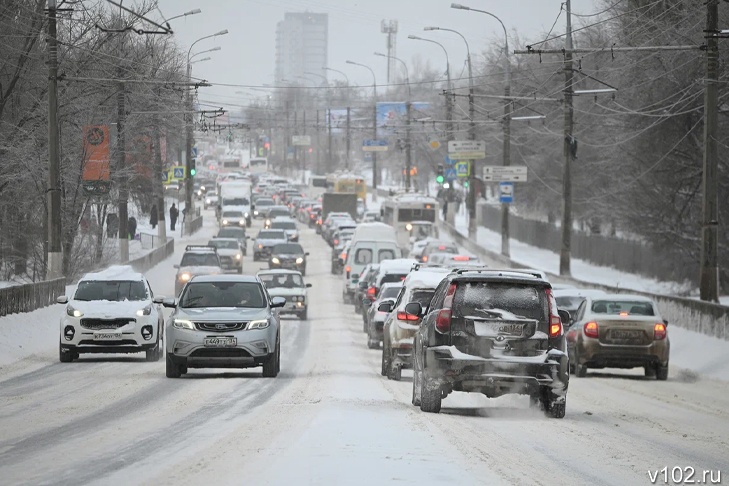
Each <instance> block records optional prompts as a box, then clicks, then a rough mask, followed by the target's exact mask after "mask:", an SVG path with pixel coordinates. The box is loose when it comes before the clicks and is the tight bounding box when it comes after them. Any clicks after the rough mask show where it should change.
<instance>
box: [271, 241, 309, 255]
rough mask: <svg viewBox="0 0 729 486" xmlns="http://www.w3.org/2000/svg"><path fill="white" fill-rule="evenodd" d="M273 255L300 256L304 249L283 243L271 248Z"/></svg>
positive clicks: (293, 244)
mask: <svg viewBox="0 0 729 486" xmlns="http://www.w3.org/2000/svg"><path fill="white" fill-rule="evenodd" d="M273 253H277V254H279V255H281V254H284V255H285V254H297V255H298V254H301V253H304V248H302V246H301V245H299V244H298V243H285V244H281V245H276V246H274V247H273Z"/></svg>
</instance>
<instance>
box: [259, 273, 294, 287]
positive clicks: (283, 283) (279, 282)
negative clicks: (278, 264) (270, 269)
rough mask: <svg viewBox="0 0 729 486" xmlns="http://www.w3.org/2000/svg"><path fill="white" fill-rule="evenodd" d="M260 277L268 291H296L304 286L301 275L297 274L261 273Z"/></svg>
mask: <svg viewBox="0 0 729 486" xmlns="http://www.w3.org/2000/svg"><path fill="white" fill-rule="evenodd" d="M258 277H259V278H260V279H261V281H263V284H264V285H265V286H266V288H267V289H269V290H270V289H295V288H299V287H303V286H304V280H303V279H302V278H301V275H299V274H296V273H278V274H276V273H261V274H258Z"/></svg>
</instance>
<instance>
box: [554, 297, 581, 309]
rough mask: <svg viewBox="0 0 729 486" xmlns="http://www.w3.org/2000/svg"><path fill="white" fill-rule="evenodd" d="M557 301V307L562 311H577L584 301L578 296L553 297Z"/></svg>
mask: <svg viewBox="0 0 729 486" xmlns="http://www.w3.org/2000/svg"><path fill="white" fill-rule="evenodd" d="M554 300H556V301H557V307H561V308H564V309H577V308H578V307H579V306H580V304H582V301H583V300H585V298H584V297H578V296H569V297H568V296H563V297H555V299H554Z"/></svg>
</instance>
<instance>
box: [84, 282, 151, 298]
mask: <svg viewBox="0 0 729 486" xmlns="http://www.w3.org/2000/svg"><path fill="white" fill-rule="evenodd" d="M73 298H74V299H75V300H83V301H92V300H109V301H112V302H121V301H124V300H146V299H147V288H146V287H145V286H144V283H143V282H139V281H130V280H82V281H81V282H79V283H78V287H77V288H76V294H75V295H74V297H73Z"/></svg>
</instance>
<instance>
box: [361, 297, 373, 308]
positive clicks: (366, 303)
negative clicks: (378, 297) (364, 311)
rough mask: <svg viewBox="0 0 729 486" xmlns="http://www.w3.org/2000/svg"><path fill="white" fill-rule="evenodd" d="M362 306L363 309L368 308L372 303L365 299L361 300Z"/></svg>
mask: <svg viewBox="0 0 729 486" xmlns="http://www.w3.org/2000/svg"><path fill="white" fill-rule="evenodd" d="M362 305H363V306H365V307H370V306H371V305H372V301H371V300H370V299H368V298H367V297H365V298H364V299H362Z"/></svg>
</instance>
